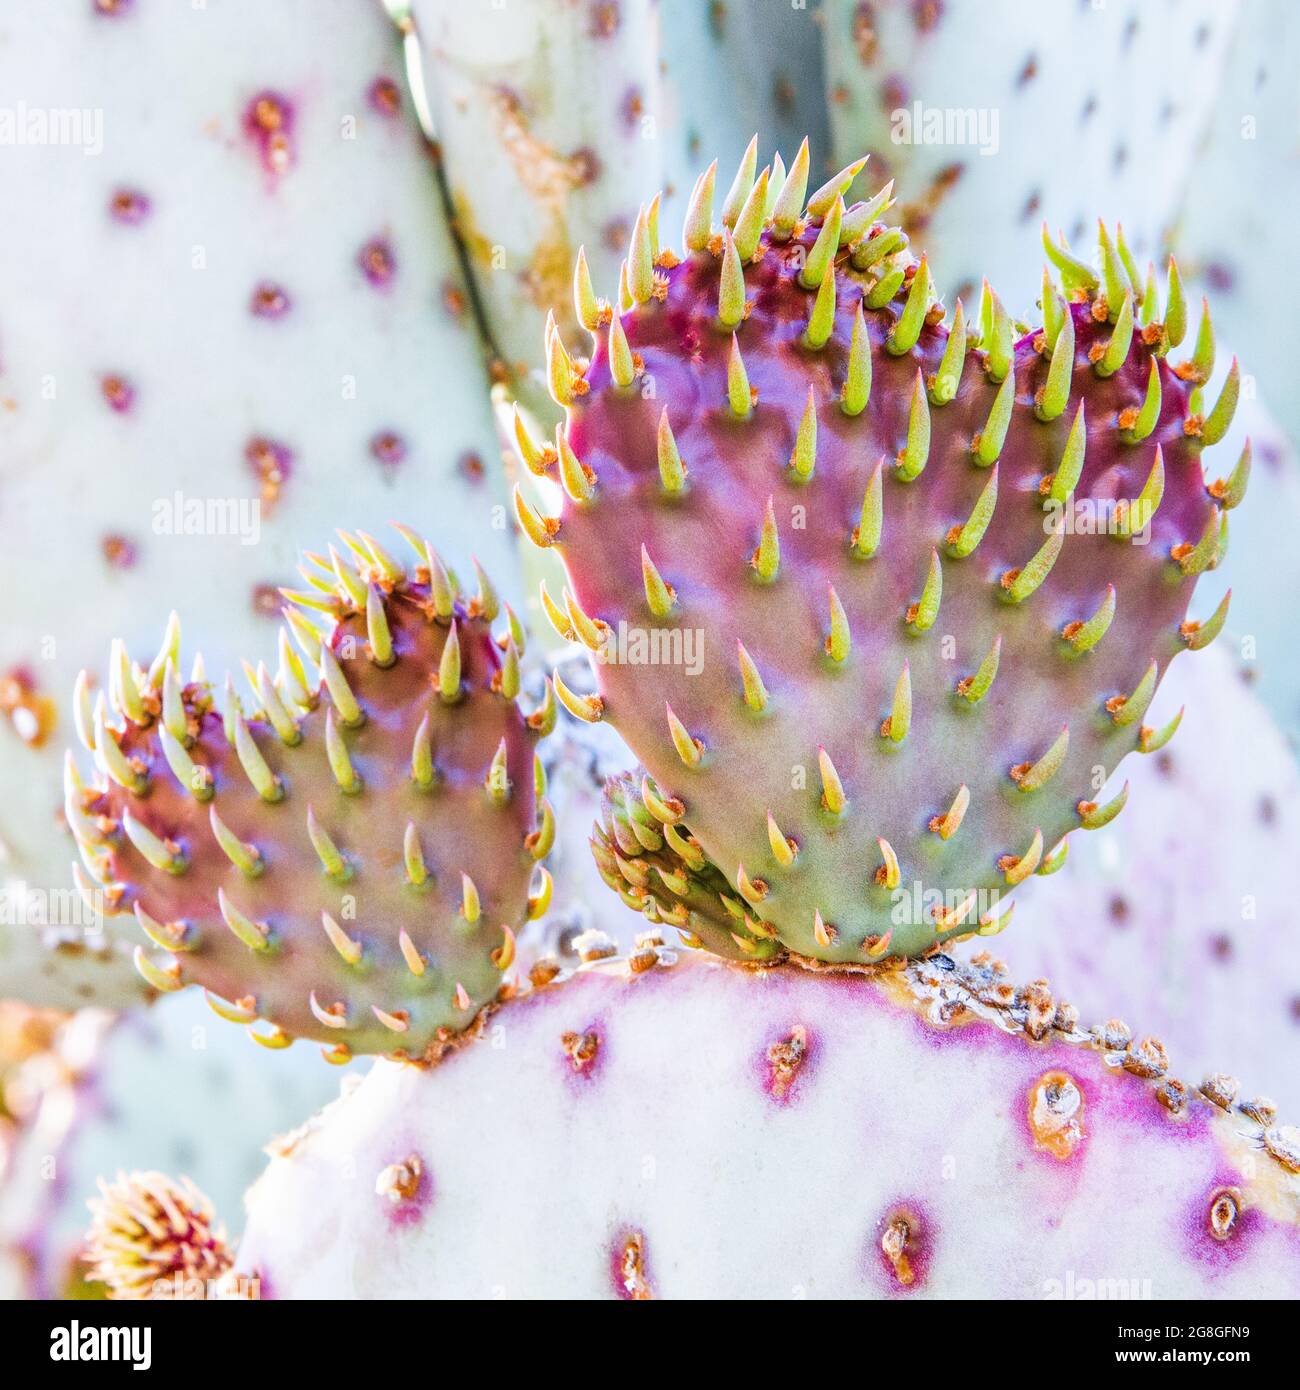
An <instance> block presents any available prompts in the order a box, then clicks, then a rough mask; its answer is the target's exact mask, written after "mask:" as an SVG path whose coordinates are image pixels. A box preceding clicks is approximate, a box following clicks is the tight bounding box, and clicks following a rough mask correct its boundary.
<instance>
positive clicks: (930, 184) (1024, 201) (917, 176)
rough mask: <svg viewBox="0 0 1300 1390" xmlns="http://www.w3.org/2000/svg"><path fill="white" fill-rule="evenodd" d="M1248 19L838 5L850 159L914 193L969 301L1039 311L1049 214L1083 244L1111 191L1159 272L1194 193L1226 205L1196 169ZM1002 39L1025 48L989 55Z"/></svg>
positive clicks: (947, 269) (930, 241) (833, 102)
mask: <svg viewBox="0 0 1300 1390" xmlns="http://www.w3.org/2000/svg"><path fill="white" fill-rule="evenodd" d="M1238 8H1239V7H1238V6H1237V5H1236V4H1218V3H1213V2H1212V0H1192V3H1187V4H1181V5H1180V6H1179V8H1178V18H1177V21H1176V22H1175V23H1168V22H1166V20H1165V18H1164V16H1163V15H1162V14H1161V12H1160V11H1158V10H1153V9H1152V8H1151V6H1149V5H1144V4H1142V3H1140V0H1108V3H1106V4H1104V5H1090V4H1081V5H1074V4H1063V5H1056V4H1047V5H1023V4H1020V3H1019V0H992V2H991V3H988V4H982V5H978V6H968V5H949V4H907V3H903V0H826V3H825V4H824V5H823V6H822V11H821V21H822V29H823V33H824V35H825V62H826V94H827V108H828V110H829V113H830V122H831V130H832V136H833V149H834V152H835V154H837V155H838V156H839V157H840V158H841V159H847V158H849V157H850V156H851V155H852V154H854V153H856V152H857V151H859V150H870V151H871V152H872V162H873V168H874V170H875V173H876V175H877V177H879V178H884V177H887V176H889V177H895V178H897V179H898V181H899V187H900V188H906V189H907V190H908V192H907V201H906V202H905V203H904V205H903V207H902V208H901V209H900V222H901V223H902V227H903V230H904V231H905V232H907V233H908V234H910V235H914V236H920V235H922V234H923V235H924V244H925V246H926V247H927V248H928V249H929V251H930V252H931V253H932V255H933V256H934V260H935V264H936V265H937V266H938V268H939V269H940V270H941V272H942V273H943V276H944V278H945V280H946V281H947V283H949V284H952V285H955V286H957V287H958V292H959V293H960V292H964V290H965V289H967V288H969V289H971V290H973V289H975V288H977V287H978V286H979V283H980V279H981V277H983V276H988V277H989V278H990V279H993V280H994V281H995V282H996V283H998V284H1001V285H1004V286H1006V287H1007V288H1008V291H1009V292H1011V291H1012V290H1014V299H1013V300H1012V301H1011V308H1012V311H1013V312H1017V313H1018V312H1022V311H1023V310H1026V309H1028V307H1029V305H1030V303H1031V295H1030V293H1029V290H1030V287H1029V286H1028V285H1027V284H1025V283H1024V282H1023V280H1022V281H1020V282H1019V283H1018V284H1017V277H1019V276H1020V275H1021V274H1022V271H1023V268H1024V266H1025V265H1026V263H1027V262H1029V263H1032V261H1033V260H1034V259H1035V258H1036V256H1037V239H1038V229H1039V226H1040V225H1041V223H1042V221H1043V219H1044V218H1048V219H1050V222H1051V226H1052V230H1053V232H1054V233H1055V231H1056V230H1057V229H1058V228H1059V229H1060V230H1061V231H1063V232H1064V233H1065V234H1066V235H1068V236H1069V237H1070V238H1071V239H1075V240H1077V239H1079V238H1081V237H1083V236H1085V235H1086V234H1087V231H1088V228H1089V227H1090V226H1091V224H1092V219H1093V218H1094V217H1095V216H1096V207H1097V200H1098V198H1099V196H1102V193H1101V191H1102V190H1104V199H1105V206H1106V209H1107V212H1108V213H1109V215H1110V216H1112V217H1114V218H1116V219H1117V220H1118V221H1119V222H1120V223H1121V224H1122V225H1123V227H1124V230H1125V232H1126V233H1127V236H1128V240H1129V244H1130V245H1131V246H1132V247H1133V249H1134V250H1135V252H1137V253H1138V254H1139V255H1140V256H1141V258H1142V260H1143V262H1145V261H1146V260H1147V259H1148V258H1154V257H1156V256H1157V254H1158V253H1159V251H1160V249H1161V245H1162V237H1163V235H1164V234H1165V233H1166V232H1167V231H1168V228H1169V225H1170V223H1171V222H1172V221H1173V220H1174V217H1175V216H1176V214H1177V212H1178V208H1179V204H1180V202H1181V200H1182V198H1183V196H1184V193H1185V190H1186V188H1187V186H1188V185H1189V184H1203V185H1204V186H1205V187H1206V188H1207V189H1208V188H1209V187H1215V189H1216V191H1218V192H1222V188H1223V185H1222V183H1221V182H1218V183H1216V182H1215V181H1214V180H1213V179H1210V178H1208V177H1207V176H1206V175H1205V174H1204V172H1203V171H1202V170H1201V169H1200V166H1199V165H1196V166H1195V168H1196V177H1195V178H1193V177H1192V171H1193V168H1194V160H1195V159H1196V154H1197V145H1198V137H1200V136H1201V135H1202V134H1203V132H1204V131H1205V130H1206V128H1207V126H1208V125H1209V123H1210V120H1211V116H1212V113H1214V112H1215V111H1216V110H1217V109H1219V108H1218V107H1217V106H1216V95H1217V93H1218V91H1219V83H1220V79H1221V77H1222V73H1223V68H1224V61H1225V53H1226V51H1227V48H1228V45H1229V42H1230V40H1231V37H1232V33H1233V28H1234V26H1235V24H1236V22H1237V13H1238ZM1245 8H1247V9H1248V8H1250V7H1249V6H1247V7H1245ZM991 32H996V33H1000V34H1006V35H1008V36H1011V35H1014V40H1013V41H1012V40H1010V39H1009V41H1008V42H1007V43H1005V44H990V43H989V42H988V39H987V36H988V34H989V33H991ZM1135 131H1140V132H1141V143H1140V144H1138V143H1137V142H1136V141H1135V138H1134V132H1135ZM1218 201H1219V203H1220V205H1221V206H1222V205H1224V204H1225V203H1226V204H1229V205H1233V204H1235V201H1236V200H1235V199H1219V200H1218ZM1240 231H1241V229H1240V227H1238V233H1239V234H1240ZM1233 244H1234V245H1242V244H1246V245H1252V244H1255V243H1252V242H1250V241H1249V240H1247V241H1245V242H1241V241H1238V242H1234V243H1233Z"/></svg>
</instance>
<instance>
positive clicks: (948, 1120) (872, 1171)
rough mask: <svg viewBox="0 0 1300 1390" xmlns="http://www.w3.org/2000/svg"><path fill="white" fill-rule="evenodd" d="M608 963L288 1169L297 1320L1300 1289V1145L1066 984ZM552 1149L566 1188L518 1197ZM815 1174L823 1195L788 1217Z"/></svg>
mask: <svg viewBox="0 0 1300 1390" xmlns="http://www.w3.org/2000/svg"><path fill="white" fill-rule="evenodd" d="M602 949H604V948H602V947H600V946H599V944H597V943H593V944H592V945H591V946H590V948H589V953H590V955H591V956H592V957H593V961H592V963H591V964H589V965H585V966H583V967H582V968H580V969H579V970H578V972H577V973H576V974H575V975H573V976H572V977H571V978H567V979H557V980H554V982H553V983H548V984H544V985H543V986H542V987H540V988H534V990H533V991H532V992H530V993H528V994H525V995H522V996H521V997H519V998H516V999H513V1000H511V1001H509V1002H507V1003H505V1004H504V1005H503V1006H502V1007H501V1008H500V1009H499V1010H498V1011H496V1012H495V1013H493V1014H492V1015H491V1017H490V1020H489V1021H488V1022H487V1023H486V1026H485V1027H484V1028H483V1029H482V1030H481V1031H477V1030H476V1035H475V1036H472V1037H468V1038H467V1039H466V1041H465V1043H464V1045H463V1047H462V1048H460V1049H459V1050H458V1051H457V1052H456V1054H455V1055H452V1056H449V1057H447V1058H446V1060H445V1061H443V1062H442V1063H441V1065H439V1066H437V1067H434V1068H432V1069H424V1070H417V1069H415V1068H412V1067H396V1066H393V1065H391V1064H389V1063H386V1062H383V1061H380V1062H377V1063H376V1064H375V1066H374V1068H373V1069H372V1071H371V1072H370V1074H369V1075H368V1076H367V1077H366V1078H365V1080H363V1081H362V1082H361V1084H360V1085H359V1086H358V1087H356V1088H355V1089H353V1090H351V1091H350V1093H348V1094H346V1095H345V1096H344V1097H343V1098H342V1099H341V1100H340V1101H338V1102H337V1103H335V1104H334V1105H331V1106H330V1107H328V1108H327V1109H326V1110H325V1111H324V1112H322V1114H321V1115H320V1116H319V1117H318V1118H317V1119H316V1120H315V1121H313V1122H312V1123H311V1124H309V1125H307V1126H305V1127H304V1128H303V1130H302V1131H301V1132H300V1133H298V1134H296V1135H292V1136H289V1138H287V1139H286V1140H285V1141H283V1142H282V1143H280V1144H279V1145H277V1146H276V1150H275V1156H274V1157H273V1158H272V1161H271V1164H270V1166H269V1168H268V1169H267V1171H266V1173H265V1175H264V1176H263V1177H262V1178H261V1179H260V1180H259V1181H258V1183H257V1184H256V1185H255V1186H254V1187H253V1189H252V1191H251V1192H250V1193H249V1196H248V1201H247V1210H248V1219H247V1225H246V1227H245V1231H244V1237H243V1240H242V1242H241V1244H240V1248H239V1253H238V1258H237V1263H236V1269H237V1270H238V1271H239V1272H240V1273H242V1274H243V1275H244V1276H245V1277H247V1278H257V1279H259V1280H260V1287H261V1290H262V1293H263V1296H265V1297H272V1298H275V1297H283V1298H297V1297H331V1298H340V1297H350V1298H392V1297H403V1298H414V1297H430V1296H439V1295H442V1296H447V1295H452V1296H459V1297H466V1296H471V1297H492V1296H497V1297H507V1298H526V1297H541V1296H549V1297H557V1296H559V1297H567V1298H613V1297H619V1298H626V1299H647V1298H691V1297H694V1298H712V1297H716V1295H717V1291H718V1290H719V1289H720V1288H725V1287H730V1286H734V1285H735V1284H736V1282H737V1280H740V1281H742V1282H743V1284H744V1287H745V1291H746V1295H747V1296H748V1297H758V1298H765V1297H767V1298H771V1297H776V1298H782V1297H792V1296H799V1295H800V1294H802V1295H805V1296H807V1297H875V1298H885V1297H893V1296H919V1297H963V1296H964V1297H972V1296H973V1297H981V1298H1043V1297H1048V1298H1051V1297H1056V1298H1062V1297H1087V1296H1088V1294H1087V1293H1085V1292H1084V1288H1085V1285H1087V1286H1092V1287H1094V1288H1095V1287H1096V1285H1095V1283H1094V1281H1097V1280H1108V1281H1116V1280H1123V1281H1124V1287H1125V1288H1126V1289H1127V1290H1128V1291H1127V1293H1121V1292H1118V1291H1113V1292H1110V1293H1109V1294H1107V1293H1096V1294H1095V1296H1097V1297H1106V1296H1109V1297H1132V1298H1138V1297H1166V1298H1167V1297H1231V1296H1233V1295H1247V1296H1251V1297H1261V1296H1263V1297H1266V1296H1274V1297H1277V1296H1294V1294H1295V1293H1296V1292H1297V1289H1298V1288H1300V1285H1298V1284H1297V1277H1298V1272H1297V1266H1296V1262H1295V1258H1294V1255H1295V1235H1296V1222H1297V1219H1298V1217H1300V1131H1297V1130H1295V1129H1294V1128H1288V1127H1287V1126H1286V1125H1284V1124H1281V1123H1280V1122H1279V1121H1278V1119H1277V1117H1276V1116H1275V1115H1274V1114H1273V1113H1272V1111H1271V1107H1269V1105H1268V1103H1267V1102H1264V1101H1257V1100H1253V1099H1251V1098H1250V1096H1249V1093H1248V1092H1246V1091H1243V1090H1241V1089H1240V1088H1239V1087H1238V1086H1237V1083H1236V1082H1234V1081H1233V1080H1231V1078H1228V1077H1224V1076H1212V1077H1208V1078H1204V1079H1202V1078H1201V1077H1199V1076H1188V1075H1186V1074H1184V1073H1182V1072H1180V1071H1179V1070H1178V1067H1177V1059H1176V1058H1174V1059H1173V1060H1171V1059H1170V1057H1169V1056H1168V1055H1167V1053H1166V1052H1165V1049H1164V1048H1163V1047H1162V1046H1161V1044H1160V1042H1159V1041H1157V1040H1155V1039H1153V1038H1150V1037H1145V1036H1143V1035H1141V1034H1136V1035H1134V1034H1133V1033H1131V1032H1130V1031H1129V1029H1127V1028H1126V1027H1125V1026H1124V1025H1123V1024H1121V1023H1118V1022H1115V1021H1097V1023H1096V1026H1095V1027H1091V1028H1090V1027H1088V1026H1086V1023H1087V1022H1091V1020H1088V1021H1086V1022H1085V1023H1081V1022H1080V1020H1079V1018H1078V1015H1077V1014H1076V1012H1075V1011H1074V1010H1073V1009H1071V1008H1070V1007H1069V1006H1068V1005H1067V1004H1065V1003H1063V1002H1062V1001H1060V1000H1059V999H1057V998H1055V997H1054V996H1053V995H1052V993H1051V992H1050V990H1048V989H1047V987H1046V986H1045V985H1044V984H1043V982H1041V981H1039V982H1037V983H1034V984H1029V985H1024V986H1020V987H1018V986H1017V985H1016V983H1015V982H1014V981H1013V980H1012V978H1011V977H1010V976H1009V974H1008V973H1007V972H1006V971H1005V969H1004V968H1002V967H999V966H998V965H997V964H996V963H994V962H992V961H990V960H988V959H987V958H985V959H982V960H981V961H979V962H978V963H975V964H972V965H970V966H959V965H956V964H955V963H954V962H952V961H951V960H950V959H949V958H948V957H946V956H944V955H942V954H937V955H935V956H933V957H931V958H930V959H928V960H916V961H911V962H908V964H907V965H906V966H905V967H904V968H901V969H892V970H879V971H873V972H871V973H869V974H866V975H859V976H852V975H847V974H845V973H828V972H821V973H815V972H810V971H805V970H801V969H798V968H796V967H793V966H790V967H786V968H780V969H775V970H757V969H749V968H745V967H737V966H735V965H733V964H730V963H728V962H724V961H721V960H718V959H716V958H713V957H709V956H705V955H700V954H689V955H684V956H679V957H677V958H676V960H675V962H674V959H673V953H672V952H671V951H668V950H666V949H664V947H663V946H662V945H660V944H657V943H656V941H655V940H654V939H648V940H643V941H642V942H641V944H640V946H639V947H638V948H637V949H636V950H635V951H634V952H632V953H631V954H630V955H629V956H627V957H626V958H623V959H604V960H601V959H594V958H596V957H599V956H600V955H601V953H602ZM538 978H539V980H544V979H546V976H545V975H539V976H538ZM498 1035H500V1036H501V1037H503V1038H504V1039H505V1040H506V1043H507V1045H506V1046H494V1045H493V1042H492V1039H493V1038H495V1037H496V1036H498ZM487 1097H491V1098H492V1104H491V1105H488V1104H486V1103H485V1100H486V1098H487ZM521 1134H526V1135H527V1136H528V1173H529V1181H530V1182H531V1183H534V1184H536V1185H537V1186H536V1190H537V1191H538V1192H539V1193H541V1194H544V1196H543V1198H542V1200H539V1201H534V1202H531V1203H524V1204H521V1203H518V1202H510V1201H501V1200H489V1199H488V1198H487V1196H486V1194H501V1193H503V1192H510V1191H512V1190H514V1189H513V1184H514V1183H516V1182H517V1180H518V1165H519V1151H518V1142H519V1136H520V1135H521ZM796 1175H797V1179H798V1181H799V1182H800V1183H803V1184H807V1185H808V1187H809V1189H810V1190H811V1191H813V1192H815V1193H817V1194H818V1199H817V1200H815V1201H806V1202H798V1203H796V1204H795V1208H794V1209H791V1208H789V1207H788V1206H787V1207H785V1208H783V1207H782V1206H781V1204H780V1203H779V1202H774V1203H773V1204H771V1205H769V1206H767V1207H764V1206H763V1205H762V1201H761V1194H762V1193H764V1192H768V1193H775V1192H777V1191H778V1190H781V1189H782V1184H784V1183H788V1182H794V1181H795V1179H796ZM322 1212H328V1213H330V1218H329V1220H328V1221H322V1220H321V1215H320V1214H321V1213H322Z"/></svg>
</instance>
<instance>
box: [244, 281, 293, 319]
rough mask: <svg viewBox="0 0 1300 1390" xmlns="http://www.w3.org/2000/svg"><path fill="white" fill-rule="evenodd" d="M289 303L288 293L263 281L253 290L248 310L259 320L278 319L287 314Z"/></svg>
mask: <svg viewBox="0 0 1300 1390" xmlns="http://www.w3.org/2000/svg"><path fill="white" fill-rule="evenodd" d="M290 307H291V301H290V299H289V295H288V292H287V291H286V290H285V289H284V288H283V287H282V286H280V285H277V284H274V283H272V282H271V281H270V280H263V281H262V282H261V283H260V284H258V285H257V287H256V288H255V289H254V290H253V293H252V296H251V297H250V299H249V303H248V310H249V313H251V314H252V315H253V316H254V317H256V318H259V319H278V318H282V317H283V316H284V315H285V314H287V313H288V312H289V309H290Z"/></svg>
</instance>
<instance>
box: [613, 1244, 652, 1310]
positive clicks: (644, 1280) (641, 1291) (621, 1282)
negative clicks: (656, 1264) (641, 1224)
mask: <svg viewBox="0 0 1300 1390" xmlns="http://www.w3.org/2000/svg"><path fill="white" fill-rule="evenodd" d="M646 1246H647V1242H646V1239H645V1236H644V1234H643V1233H642V1232H641V1231H639V1230H636V1229H634V1228H632V1227H630V1226H625V1227H624V1228H623V1229H622V1230H621V1231H619V1233H618V1234H617V1235H616V1236H615V1238H614V1240H613V1242H612V1243H611V1245H610V1248H609V1277H610V1282H611V1283H612V1284H613V1285H614V1293H615V1294H616V1295H617V1296H618V1297H619V1298H621V1299H623V1301H624V1302H626V1303H636V1302H641V1301H643V1300H646V1299H650V1298H653V1297H654V1286H653V1283H652V1281H651V1278H650V1269H649V1255H648V1252H647V1249H646Z"/></svg>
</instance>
